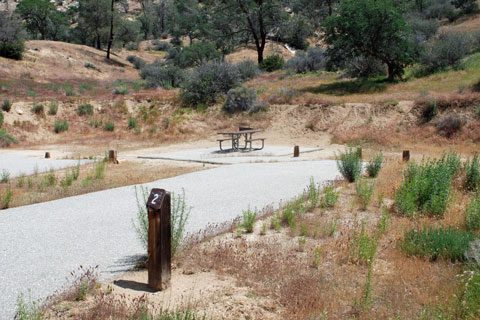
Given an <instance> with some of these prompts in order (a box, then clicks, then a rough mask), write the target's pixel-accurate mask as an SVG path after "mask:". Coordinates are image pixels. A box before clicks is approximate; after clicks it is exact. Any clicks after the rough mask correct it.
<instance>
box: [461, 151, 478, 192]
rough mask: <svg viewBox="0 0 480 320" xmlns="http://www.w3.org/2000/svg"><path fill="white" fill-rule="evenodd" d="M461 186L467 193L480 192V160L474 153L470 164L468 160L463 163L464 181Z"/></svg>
mask: <svg viewBox="0 0 480 320" xmlns="http://www.w3.org/2000/svg"><path fill="white" fill-rule="evenodd" d="M463 185H464V186H465V189H467V190H468V191H475V192H478V191H479V190H480V159H479V156H478V153H475V155H474V156H473V159H472V161H471V162H470V159H467V161H466V162H465V181H464V183H463Z"/></svg>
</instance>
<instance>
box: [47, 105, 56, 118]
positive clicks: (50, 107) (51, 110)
mask: <svg viewBox="0 0 480 320" xmlns="http://www.w3.org/2000/svg"><path fill="white" fill-rule="evenodd" d="M57 111H58V103H56V102H50V104H49V105H48V114H49V115H51V116H54V115H56V114H57Z"/></svg>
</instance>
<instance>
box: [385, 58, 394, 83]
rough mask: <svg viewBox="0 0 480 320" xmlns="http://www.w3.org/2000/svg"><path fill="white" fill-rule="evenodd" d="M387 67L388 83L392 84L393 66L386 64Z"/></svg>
mask: <svg viewBox="0 0 480 320" xmlns="http://www.w3.org/2000/svg"><path fill="white" fill-rule="evenodd" d="M387 67H388V82H393V80H394V79H395V73H394V68H393V65H392V64H390V63H387Z"/></svg>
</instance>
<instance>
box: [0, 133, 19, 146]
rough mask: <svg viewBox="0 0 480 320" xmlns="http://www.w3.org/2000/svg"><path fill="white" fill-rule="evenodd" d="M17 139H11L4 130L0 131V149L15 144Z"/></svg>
mask: <svg viewBox="0 0 480 320" xmlns="http://www.w3.org/2000/svg"><path fill="white" fill-rule="evenodd" d="M17 142H18V141H17V139H16V138H15V137H13V136H12V135H11V134H10V133H8V132H7V131H6V130H4V129H0V147H2V148H4V147H8V146H10V145H11V144H14V143H17Z"/></svg>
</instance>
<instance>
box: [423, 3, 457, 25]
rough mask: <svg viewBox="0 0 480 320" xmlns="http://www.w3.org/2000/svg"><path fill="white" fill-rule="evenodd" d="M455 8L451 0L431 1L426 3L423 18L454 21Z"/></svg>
mask: <svg viewBox="0 0 480 320" xmlns="http://www.w3.org/2000/svg"><path fill="white" fill-rule="evenodd" d="M454 10H455V8H454V7H453V5H452V4H451V1H450V0H441V1H430V2H427V3H426V6H425V8H424V10H423V16H424V17H425V18H427V19H439V20H440V19H444V18H449V19H453V18H454V16H455V12H454Z"/></svg>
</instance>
